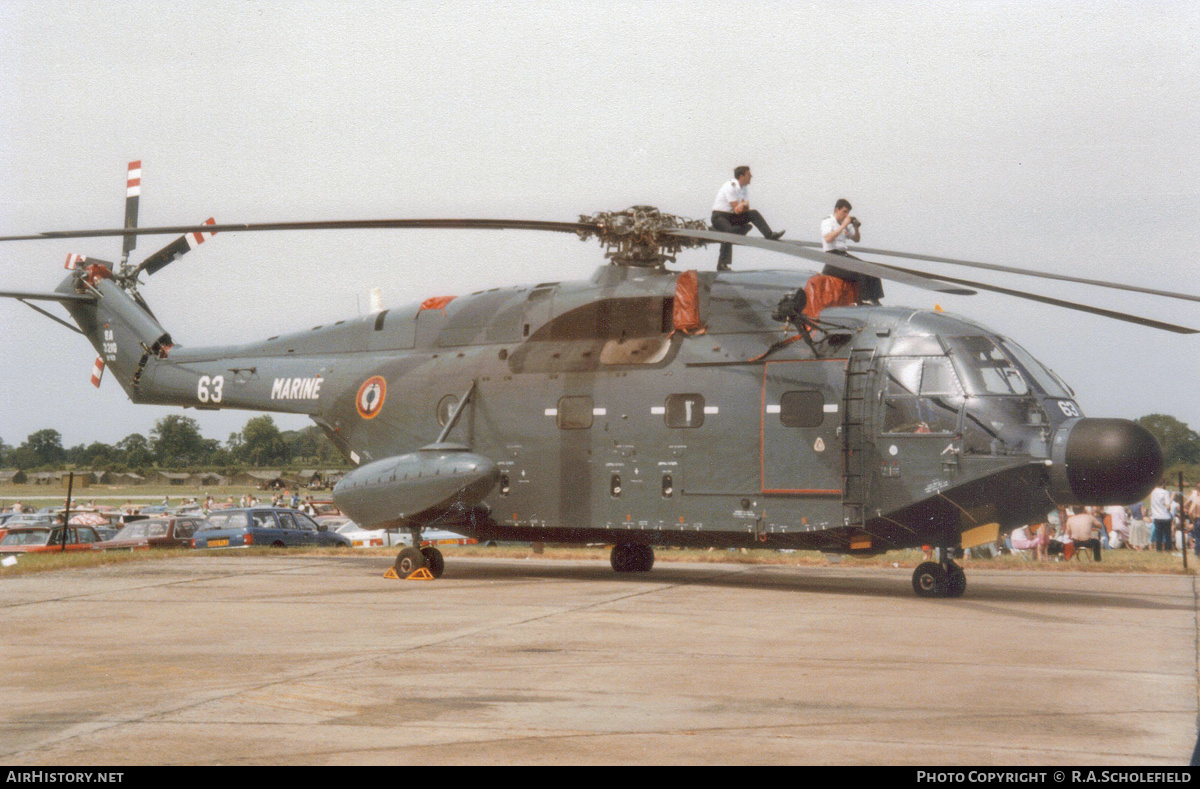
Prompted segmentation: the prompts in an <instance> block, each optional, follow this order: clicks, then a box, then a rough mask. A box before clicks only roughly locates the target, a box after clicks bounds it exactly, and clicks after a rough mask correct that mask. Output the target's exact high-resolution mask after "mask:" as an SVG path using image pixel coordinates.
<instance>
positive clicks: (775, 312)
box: [0, 162, 1200, 597]
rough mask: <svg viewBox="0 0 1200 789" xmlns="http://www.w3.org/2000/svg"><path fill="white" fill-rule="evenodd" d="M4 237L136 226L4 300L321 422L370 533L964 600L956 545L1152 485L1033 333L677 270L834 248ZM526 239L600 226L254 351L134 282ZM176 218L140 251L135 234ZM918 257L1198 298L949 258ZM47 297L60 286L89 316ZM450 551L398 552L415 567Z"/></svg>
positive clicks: (65, 298) (776, 273)
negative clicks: (890, 569) (222, 261)
mask: <svg viewBox="0 0 1200 789" xmlns="http://www.w3.org/2000/svg"><path fill="white" fill-rule="evenodd" d="M139 192H140V162H133V163H131V164H130V168H129V174H128V195H127V200H126V221H125V226H124V227H123V228H119V229H111V230H85V231H64V232H48V233H38V234H34V235H26V236H7V237H0V241H13V240H29V239H61V238H97V237H116V236H120V237H122V238H123V239H124V246H123V250H122V252H123V254H122V260H121V263H120V265H113V264H111V263H107V262H105V261H102V260H98V259H94V258H87V257H82V256H78V255H75V256H71V257H68V260H67V267H68V268H70V271H69V272H68V274H67V275H66V277H65V279H63V280H62V282H61V283H59V285H58V287H57V288H56V289H55V291H54V292H53V293H25V292H3V293H0V295H3V296H7V297H12V298H16V299H19V300H21V301H23V302H24V303H26V304H27V305H28V306H30V307H33V308H34V309H36V310H38V311H39V312H41V313H43V314H45V315H47V316H49V317H51V318H53V319H54V320H56V321H58V322H59V323H62V324H64V325H66V326H67V327H68V328H72V329H73V330H75V331H78V332H80V333H82V334H83V335H84V336H85V337H86V338H87V339H88V341H89V342H91V343H92V345H93V346H94V347H95V349H96V351H97V352H98V353H99V354H100V355H99V357H98V358H97V360H96V366H95V371H94V373H93V383H95V384H96V385H97V386H98V385H99V380H100V377H101V376H102V374H103V370H104V369H105V368H107V369H109V370H110V371H111V372H112V374H113V375H114V376H115V377H116V379H117V382H118V383H119V384H120V385H121V387H122V388H123V389H124V390H125V392H126V393H127V395H128V396H129V397H130V398H131V400H133V401H134V402H137V403H153V404H164V405H177V406H183V407H188V408H197V409H219V408H238V409H250V410H256V411H273V412H281V413H299V414H306V415H308V416H309V417H310V418H311V419H312V420H313V421H314V422H315V423H316V424H317V425H319V426H320V427H321V429H322V430H323V431H324V433H325V434H326V435H327V436H328V437H329V439H330V440H331V441H332V442H333V444H334V445H335V446H336V447H337V448H338V449H339V451H341V452H342V454H343V455H344V456H345V457H346V458H347V459H348V460H349V461H350V462H351V463H352V464H353V465H354V466H355V468H354V469H353V470H352V471H351V472H349V473H347V474H346V475H345V477H344V478H343V479H342V480H341V482H340V483H338V485H337V486H336V487H335V489H334V492H333V498H334V501H335V502H336V503H337V505H338V506H339V507H340V508H341V509H342V511H343V512H345V513H346V514H347V515H349V516H350V517H351V518H353V519H354V520H355V521H356V522H357V523H359V524H360V525H362V526H364V527H367V528H401V529H408V530H411V532H412V534H413V541H412V545H413V546H419V545H420V544H421V542H420V535H421V531H422V530H423V529H428V528H435V527H436V528H445V529H451V530H453V531H457V532H461V533H465V534H467V535H470V536H472V537H475V538H477V539H479V540H521V541H553V542H562V543H597V542H600V543H605V544H610V545H612V546H613V547H612V552H611V563H612V567H613V569H614V570H615V571H616V572H619V573H635V572H646V571H649V570H650V569H651V568H652V566H653V564H654V548H655V547H656V546H680V547H715V548H734V547H745V548H765V549H815V550H820V551H825V552H830V553H840V554H851V555H873V554H879V553H883V552H886V551H890V550H895V549H902V548H912V547H920V546H933V547H936V548H938V549H940V550H939V552H938V556H939V557H940V558H939V559H938V560H937V561H927V562H924V563H922V564H921V565H920V566H918V567H917V569H916V570H915V572H914V573H913V578H912V584H913V588H914V591H915V592H916V593H917V594H918V595H920V596H923V597H956V596H961V595H962V594H964V592H965V591H966V576H965V574H964V572H963V570H962V568H961V566H960V565H958V564H957V563H956V562H955V561H954V558H955V557H956V556H958V555H961V550H962V549H963V548H964V547H971V546H973V545H977V544H982V543H985V542H990V541H993V540H996V539H997V537H998V535H1000V534H1002V533H1004V532H1006V531H1009V530H1011V529H1013V528H1015V527H1017V526H1019V525H1021V524H1025V523H1029V522H1035V521H1038V520H1041V519H1043V518H1044V516H1045V514H1046V513H1047V512H1048V511H1049V510H1051V509H1053V508H1055V507H1056V506H1061V505H1070V504H1113V503H1117V504H1122V503H1130V502H1133V501H1136V500H1139V499H1141V498H1143V497H1144V496H1145V495H1146V494H1147V493H1148V492H1149V490H1150V489H1151V488H1152V487H1153V485H1154V484H1155V483H1156V482H1157V480H1158V479H1159V477H1160V475H1161V473H1162V468H1163V456H1162V451H1161V449H1160V448H1159V446H1158V444H1157V442H1156V441H1155V439H1154V438H1153V436H1151V434H1150V433H1149V432H1147V431H1146V430H1145V429H1143V428H1142V427H1141V426H1139V425H1138V424H1136V423H1134V422H1130V421H1126V420H1121V419H1096V418H1087V417H1085V416H1084V415H1083V412H1082V410H1081V409H1080V407H1079V405H1078V404H1077V403H1076V402H1075V399H1074V395H1073V392H1072V390H1071V389H1070V387H1069V386H1067V384H1066V383H1064V382H1063V381H1062V380H1061V379H1060V378H1059V377H1058V376H1057V375H1056V374H1055V373H1054V372H1053V371H1051V370H1050V369H1049V368H1048V367H1046V366H1045V365H1043V364H1042V363H1040V362H1039V361H1037V360H1036V359H1035V358H1033V356H1031V355H1030V354H1029V353H1028V352H1027V351H1025V350H1024V349H1023V348H1021V346H1020V345H1018V344H1017V343H1016V342H1014V341H1013V340H1012V339H1009V338H1007V337H1002V336H999V335H997V334H996V333H994V332H992V331H990V330H989V329H986V328H984V327H982V326H980V325H978V324H976V323H974V322H972V321H971V320H968V319H966V318H963V317H960V316H955V315H951V314H948V313H943V312H939V311H930V310H921V309H913V308H908V307H901V306H891V305H888V306H879V305H866V304H859V303H858V301H857V296H856V292H855V289H854V287H853V286H852V283H848V282H847V281H846V280H844V279H842V278H840V277H829V276H826V275H822V274H818V273H817V272H815V271H794V270H772V271H733V272H712V271H695V270H684V271H676V270H672V269H669V268H667V264H668V263H673V262H675V259H676V256H677V255H678V254H679V253H680V252H681V251H682V250H684V249H689V248H695V247H698V246H702V245H704V244H707V243H710V242H722V243H732V244H740V245H750V246H755V247H760V248H763V249H768V250H772V251H775V252H778V253H783V254H786V255H790V256H793V257H799V258H801V259H804V260H806V261H810V262H813V263H818V264H827V263H829V262H830V260H831V258H832V256H831V255H830V254H828V253H824V252H821V251H819V249H817V247H819V244H808V243H797V242H785V241H781V240H767V239H757V238H754V239H751V238H746V237H743V236H739V235H732V234H725V233H718V232H715V231H712V230H709V229H708V228H707V225H706V224H705V223H704V222H702V221H695V220H685V219H681V218H679V217H675V216H671V215H668V214H663V213H661V212H659V211H657V210H656V209H654V208H651V207H646V206H635V207H633V208H631V209H628V210H625V211H618V212H609V213H597V214H593V215H591V216H580V218H579V221H577V222H541V221H527V220H487V219H388V220H367V221H335V222H288V223H271V224H261V223H260V224H217V223H216V222H215V221H214V220H212V219H210V220H209V221H208V222H207V223H204V224H197V225H178V226H171V227H154V228H138V227H137V208H138V196H139ZM356 228H374V229H404V228H442V229H447V230H451V229H453V230H459V229H522V230H536V231H551V232H560V233H570V234H575V235H577V236H578V237H579V238H581V239H590V238H596V239H598V240H599V241H600V243H601V244H602V245H603V246H604V247H605V255H606V257H607V258H608V262H607V263H605V264H603V265H601V266H600V267H599V268H597V269H596V271H595V272H594V273H593V274H592V276H591V277H589V278H587V279H582V280H577V281H569V282H542V283H537V284H532V285H517V286H512V287H506V288H492V289H490V290H485V291H480V292H477V293H472V294H470V295H466V296H460V297H457V298H455V297H440V298H437V297H435V298H429V299H427V300H425V301H423V302H416V303H412V304H408V305H406V306H403V307H399V308H392V309H385V310H381V311H379V312H376V313H373V314H369V315H366V316H358V317H352V318H347V319H345V320H339V321H337V322H335V323H333V324H330V325H324V326H314V327H312V328H311V329H306V330H302V331H298V332H294V333H290V334H280V335H277V336H272V337H268V338H266V339H264V340H261V341H258V342H251V343H247V344H245V345H235V346H220V347H201V348H192V347H184V346H180V345H175V344H174V343H173V341H172V339H171V335H170V334H169V333H168V332H167V331H166V330H165V329H164V328H163V326H162V324H160V322H159V320H158V319H157V317H156V316H155V315H154V313H153V312H152V311H151V310H150V307H149V306H148V305H147V303H146V301H145V300H144V299H143V297H142V295H141V294H140V292H139V288H140V286H141V283H140V281H139V277H140V275H141V274H143V273H145V274H147V275H153V274H154V273H156V272H157V271H159V270H161V269H162V268H163V267H164V266H166V265H168V264H169V263H171V262H173V261H175V260H177V259H178V258H179V257H181V256H182V255H183V254H184V253H186V252H187V251H188V250H189V249H191V248H193V247H194V246H195V245H196V244H198V243H201V242H203V241H204V240H205V239H207V238H209V237H211V234H213V233H225V232H254V231H268V230H318V229H356ZM175 233H180V234H182V235H181V236H180V237H179V238H177V239H175V240H174V241H172V242H171V243H170V244H168V245H167V246H166V247H164V248H163V249H161V250H159V251H157V252H155V253H154V254H152V255H150V256H149V257H147V258H145V259H144V260H142V261H141V262H140V263H139V264H137V265H133V264H131V263H130V262H129V256H130V253H131V251H132V250H133V249H135V247H136V241H137V237H138V236H141V235H161V234H175ZM857 251H860V252H863V253H873V254H876V255H881V256H899V257H907V258H912V259H917V260H927V261H937V262H943V263H951V264H957V265H961V266H973V267H976V268H984V269H992V270H999V271H1006V272H1015V273H1022V274H1030V275H1033V276H1042V277H1048V278H1052V279H1058V280H1065V281H1070V282H1079V283H1086V284H1092V285H1103V286H1105V287H1113V288H1118V289H1124V290H1131V291H1137V292H1142V293H1152V294H1154V295H1159V296H1164V297H1173V298H1185V299H1188V300H1192V301H1200V298H1197V297H1195V296H1186V295H1184V296H1181V295H1180V294H1175V293H1168V292H1164V291H1154V290H1150V289H1146V288H1139V287H1134V286H1128V285H1119V284H1115V283H1106V282H1100V281H1095V280H1084V279H1079V278H1073V277H1067V276H1060V275H1054V274H1047V273H1043V272H1031V271H1026V270H1023V269H1014V268H1009V267H1001V266H994V265H989V264H983V263H975V262H971V261H962V260H955V259H950V258H935V257H932V256H924V255H916V254H908V253H903V252H894V251H890V250H878V249H865V248H860V249H858V250H857ZM836 265H837V267H839V268H840V269H842V270H844V271H850V272H852V273H854V274H857V275H861V276H872V277H879V278H881V279H884V280H888V281H894V282H902V283H905V284H908V285H914V286H916V287H920V288H925V289H931V290H934V291H938V292H948V293H959V294H963V293H965V294H970V293H974V292H975V290H974V289H975V288H979V289H986V290H992V291H997V292H1001V293H1007V294H1009V295H1012V296H1015V297H1019V298H1026V299H1033V300H1035V301H1039V302H1042V303H1047V304H1052V305H1056V306H1060V307H1066V308H1069V309H1075V310H1082V311H1085V312H1089V313H1093V314H1099V315H1104V316H1107V317H1110V318H1114V319H1118V320H1123V321H1129V322H1133V323H1137V324H1140V325H1144V326H1152V327H1154V328H1158V329H1163V330H1167V331H1173V332H1179V333H1195V331H1196V330H1194V329H1189V328H1186V327H1182V326H1177V325H1173V324H1168V323H1163V322H1159V321H1153V320H1149V319H1146V318H1142V317H1139V316H1133V315H1126V314H1123V313H1118V312H1114V311H1110V310H1104V309H1100V308H1096V307H1093V306H1090V305H1086V304H1079V303H1073V302H1068V301H1064V300H1060V299H1056V298H1051V297H1046V296H1039V295H1036V294H1031V293H1028V292H1024V291H1020V292H1018V291H1012V290H1007V289H1003V288H998V287H994V286H991V285H987V284H985V283H980V282H974V281H970V280H965V279H957V278H947V277H941V276H934V275H931V274H928V273H925V272H922V271H918V270H915V269H909V268H901V267H898V266H892V265H887V264H882V263H874V262H868V261H866V260H861V259H858V258H856V257H849V258H848V257H843V256H839V257H837V258H836ZM34 301H54V302H58V303H60V304H61V305H62V306H63V307H64V308H65V309H66V310H67V312H68V313H69V314H70V317H71V318H72V319H73V321H74V323H75V324H76V326H77V327H78V328H76V327H75V326H72V325H71V324H70V323H68V322H66V321H64V320H62V319H60V318H58V317H57V316H54V315H52V314H51V313H49V312H47V311H46V310H44V309H42V308H41V307H38V306H36V305H35V304H32V303H31V302H34ZM444 566H445V562H444V558H443V557H442V555H441V553H440V552H439V551H438V550H437V549H436V548H425V549H423V550H420V551H418V550H417V549H415V548H412V547H409V548H405V549H404V550H402V551H400V553H399V555H398V556H397V558H396V563H395V570H396V572H397V573H398V574H400V575H401V576H408V575H409V574H411V573H413V572H416V571H419V570H420V569H421V568H425V569H426V570H428V571H429V572H430V573H431V574H432V575H433V576H435V577H438V576H440V575H441V574H442V572H443V570H444Z"/></svg>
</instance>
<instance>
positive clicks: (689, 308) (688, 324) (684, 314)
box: [671, 270, 704, 334]
mask: <svg viewBox="0 0 1200 789" xmlns="http://www.w3.org/2000/svg"><path fill="white" fill-rule="evenodd" d="M671 324H672V326H674V328H675V331H681V332H683V333H684V334H703V333H704V324H703V323H701V322H700V281H699V280H698V279H697V278H696V272H695V271H694V270H693V271H685V272H683V273H682V274H680V275H679V279H677V280H675V307H674V311H673V312H672V314H671Z"/></svg>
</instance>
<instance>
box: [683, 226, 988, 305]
mask: <svg viewBox="0 0 1200 789" xmlns="http://www.w3.org/2000/svg"><path fill="white" fill-rule="evenodd" d="M666 232H668V233H671V234H673V235H677V236H688V237H689V238H703V239H706V240H708V241H720V242H723V243H729V244H739V245H741V246H747V247H758V248H759V249H769V250H771V251H772V252H782V253H784V254H785V255H791V256H793V257H798V258H804V259H805V260H811V261H814V262H817V263H821V264H829V265H831V266H837V267H838V268H841V269H845V270H846V271H853V272H854V273H855V274H863V275H865V276H868V277H878V278H879V279H886V280H891V281H892V282H899V283H901V284H902V285H910V286H912V287H914V288H921V289H922V290H932V291H935V292H937V293H952V294H954V295H956V296H972V295H974V294H975V291H973V290H969V289H967V288H961V287H958V286H956V285H953V284H951V283H952V282H960V280H950V279H949V278H947V279H938V278H937V277H935V276H933V275H932V274H925V273H922V272H920V271H911V270H908V269H901V268H897V267H895V266H888V265H885V264H883V263H872V262H870V261H868V260H859V259H858V258H851V257H846V256H845V255H831V254H829V253H827V252H813V251H811V250H808V249H806V248H803V247H798V246H796V245H795V244H789V243H786V242H783V241H771V240H769V239H765V238H747V237H746V236H739V235H736V234H734V233H721V232H718V231H716V230H668V231H666Z"/></svg>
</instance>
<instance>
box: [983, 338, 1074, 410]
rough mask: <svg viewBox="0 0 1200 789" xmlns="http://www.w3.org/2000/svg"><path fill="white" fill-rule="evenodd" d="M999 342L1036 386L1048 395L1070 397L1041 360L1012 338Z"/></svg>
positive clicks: (1064, 387)
mask: <svg viewBox="0 0 1200 789" xmlns="http://www.w3.org/2000/svg"><path fill="white" fill-rule="evenodd" d="M1000 344H1001V345H1002V346H1003V347H1004V350H1005V351H1007V352H1008V354H1009V356H1011V357H1013V358H1014V359H1016V361H1017V364H1019V365H1021V366H1022V367H1024V368H1025V371H1026V372H1028V373H1029V374H1030V375H1031V376H1033V380H1034V382H1036V383H1037V385H1038V388H1040V389H1041V390H1042V391H1043V392H1045V393H1046V394H1047V395H1049V396H1050V397H1063V398H1070V397H1071V394H1070V392H1068V391H1067V389H1066V386H1065V385H1064V384H1063V383H1062V382H1061V381H1060V380H1058V376H1056V375H1055V374H1054V373H1052V372H1051V371H1050V370H1049V369H1048V368H1046V367H1045V366H1044V365H1043V364H1042V363H1041V362H1039V361H1038V360H1037V359H1035V358H1033V356H1032V355H1030V353H1029V351H1027V350H1025V349H1024V348H1022V347H1021V346H1020V345H1017V344H1016V343H1015V342H1013V341H1012V340H1001V341H1000Z"/></svg>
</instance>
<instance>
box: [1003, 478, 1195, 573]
mask: <svg viewBox="0 0 1200 789" xmlns="http://www.w3.org/2000/svg"><path fill="white" fill-rule="evenodd" d="M1003 544H1004V548H1005V549H1006V550H1008V551H1010V552H1012V553H1016V554H1020V555H1022V556H1025V557H1026V558H1029V559H1032V560H1035V561H1062V560H1069V559H1073V558H1075V556H1076V555H1077V554H1080V553H1081V552H1084V554H1083V555H1090V556H1091V557H1092V558H1093V559H1094V560H1095V561H1100V560H1101V556H1102V555H1103V554H1102V552H1103V551H1109V550H1133V551H1151V550H1153V551H1158V552H1173V553H1174V554H1175V555H1176V556H1178V555H1180V554H1181V553H1182V552H1183V551H1188V550H1190V551H1193V552H1195V555H1196V556H1197V557H1200V485H1194V486H1193V487H1192V490H1191V493H1190V494H1188V495H1187V496H1186V497H1185V496H1183V495H1182V494H1180V493H1171V492H1170V491H1169V490H1167V489H1166V487H1164V486H1162V485H1159V486H1158V487H1157V488H1155V489H1154V491H1153V493H1151V494H1150V500H1149V503H1145V502H1137V503H1135V504H1133V505H1131V506H1128V507H1123V506H1120V505H1112V506H1108V507H1071V508H1066V507H1059V508H1058V509H1057V510H1055V511H1052V512H1049V513H1047V515H1046V519H1045V520H1044V521H1042V522H1041V523H1032V524H1029V525H1028V526H1021V527H1020V528H1017V529H1014V530H1013V531H1012V533H1011V534H1009V535H1008V536H1007V537H1006V538H1005V539H1004V540H1003Z"/></svg>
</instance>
